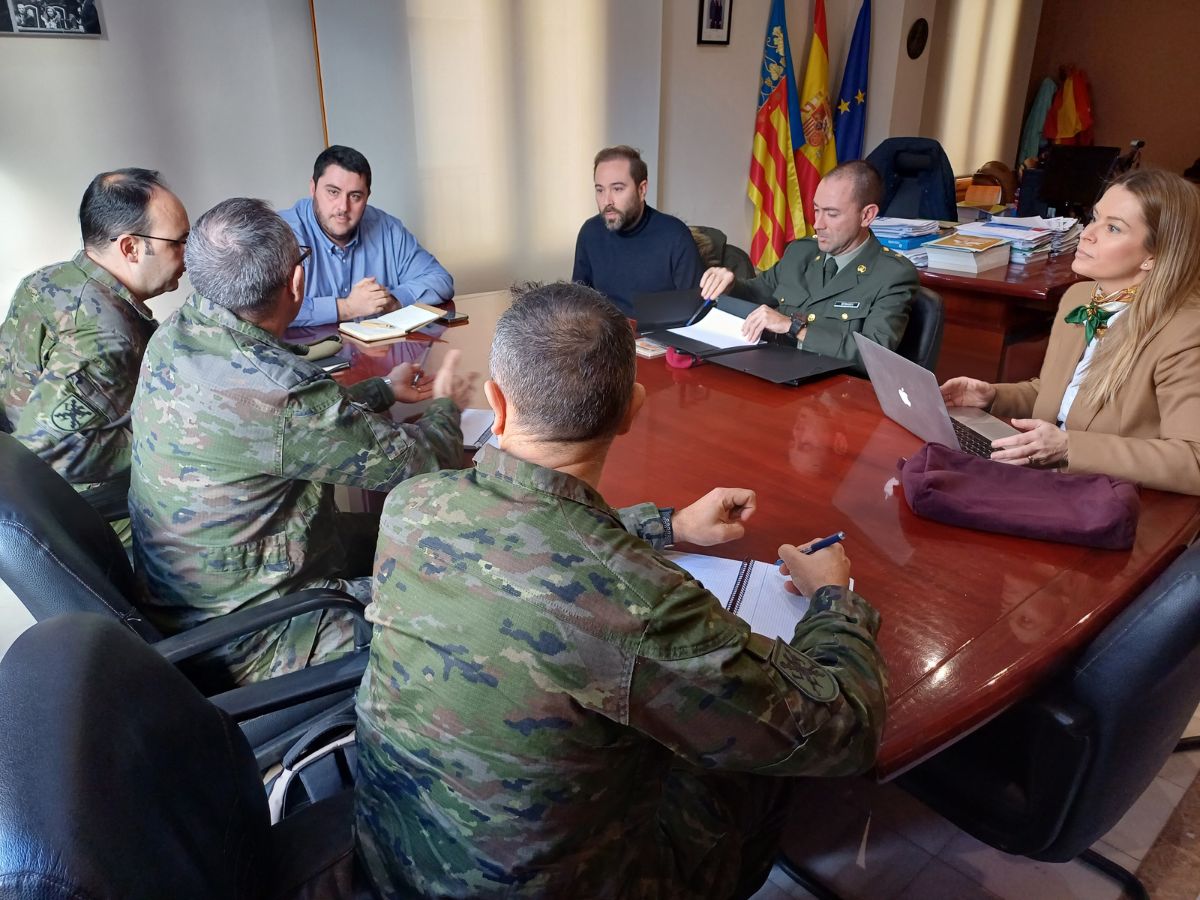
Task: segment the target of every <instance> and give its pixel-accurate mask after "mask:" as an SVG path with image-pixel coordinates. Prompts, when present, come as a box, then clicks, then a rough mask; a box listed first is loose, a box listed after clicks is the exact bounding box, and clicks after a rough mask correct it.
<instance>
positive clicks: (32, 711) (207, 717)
mask: <svg viewBox="0 0 1200 900" xmlns="http://www.w3.org/2000/svg"><path fill="white" fill-rule="evenodd" d="M297 674H302V673H292V674H291V675H285V676H283V678H284V679H287V678H290V677H292V675H297ZM242 690H245V689H239V691H235V692H233V694H231V695H227V696H226V697H224V698H222V697H218V698H214V700H213V701H209V700H206V699H205V698H204V697H202V696H201V695H200V693H199V692H198V691H197V690H196V689H195V687H193V686H192V684H191V683H190V682H188V680H187V679H186V678H185V677H184V676H183V675H182V674H181V673H180V672H179V671H177V670H176V669H175V667H173V666H172V665H170V664H169V663H167V662H166V661H165V660H164V659H162V657H161V656H159V655H158V654H157V653H155V652H154V650H153V649H151V648H150V646H149V645H147V644H146V642H145V641H143V640H141V639H140V638H138V637H137V636H135V635H134V634H132V633H131V632H130V631H129V630H128V629H126V628H124V627H122V626H121V625H120V624H118V622H117V621H116V620H115V619H113V618H112V617H104V616H97V615H89V614H83V613H75V614H68V615H63V616H59V617H57V618H54V619H52V620H49V621H45V622H39V623H38V624H36V625H34V626H33V627H32V628H30V629H29V630H28V631H26V632H25V633H24V634H22V635H21V636H20V637H19V638H18V639H17V640H16V642H15V643H14V644H13V646H12V647H11V648H10V649H9V651H8V653H7V654H6V656H5V657H4V659H3V660H2V661H0V785H3V795H4V800H3V802H2V803H0V838H2V839H0V898H3V900H59V898H62V900H68V898H71V900H74V898H80V897H95V898H101V897H121V898H126V900H141V898H146V900H158V898H164V897H170V898H172V900H191V898H195V900H211V898H215V897H221V898H231V900H251V898H274V900H284V898H297V900H298V898H301V897H307V898H315V897H320V898H326V900H339V898H346V900H352V898H353V900H357V898H367V897H370V896H371V894H370V893H369V889H368V887H367V886H366V882H365V880H364V878H363V876H362V873H361V872H359V871H358V869H357V867H356V866H355V860H354V839H353V832H352V825H353V795H352V792H350V791H342V792H341V793H339V794H337V795H336V796H334V797H332V798H328V799H324V800H321V801H319V802H316V803H313V804H311V805H310V806H308V807H306V808H305V809H303V810H301V811H299V812H297V813H296V814H295V815H294V816H291V817H289V818H286V819H284V820H283V821H282V822H281V823H279V824H278V825H276V826H274V827H272V826H271V824H270V820H269V816H268V812H267V800H266V795H265V794H264V792H263V787H262V781H261V780H260V777H259V771H258V767H257V765H256V763H255V760H254V756H253V754H252V753H251V751H250V747H249V745H248V744H247V742H246V740H245V738H244V737H243V736H242V734H241V733H240V732H239V730H238V728H237V725H236V724H235V722H234V719H233V718H232V717H231V716H230V715H228V714H227V713H225V712H223V711H222V709H221V708H219V705H220V704H221V703H222V700H225V699H228V700H230V703H229V705H230V706H232V707H235V708H241V709H242V711H243V714H245V713H247V712H248V713H249V714H254V713H256V712H257V711H258V710H257V709H256V708H255V707H254V706H253V703H247V702H246V701H245V699H244V698H237V697H234V695H236V694H238V693H240V691H242Z"/></svg>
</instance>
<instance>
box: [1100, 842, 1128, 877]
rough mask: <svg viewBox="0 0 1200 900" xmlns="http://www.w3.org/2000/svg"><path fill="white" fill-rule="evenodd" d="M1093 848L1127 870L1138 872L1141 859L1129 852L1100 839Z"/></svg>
mask: <svg viewBox="0 0 1200 900" xmlns="http://www.w3.org/2000/svg"><path fill="white" fill-rule="evenodd" d="M1092 849H1093V850H1095V851H1096V852H1097V853H1099V854H1100V855H1101V856H1103V857H1104V858H1105V859H1110V860H1112V861H1113V862H1115V863H1116V864H1117V865H1118V866H1121V867H1122V868H1124V869H1125V870H1126V871H1127V872H1137V870H1138V864H1139V862H1140V861H1139V860H1136V859H1134V858H1133V857H1132V856H1130V855H1129V854H1128V853H1123V852H1122V851H1120V850H1118V849H1117V848H1116V847H1114V846H1112V845H1111V844H1109V843H1107V842H1105V841H1103V840H1100V841H1096V843H1094V844H1092Z"/></svg>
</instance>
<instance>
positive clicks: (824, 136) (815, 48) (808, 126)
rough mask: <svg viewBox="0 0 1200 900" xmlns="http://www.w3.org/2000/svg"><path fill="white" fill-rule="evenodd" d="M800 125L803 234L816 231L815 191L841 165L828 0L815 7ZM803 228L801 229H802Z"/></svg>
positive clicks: (798, 156)
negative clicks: (832, 100)
mask: <svg viewBox="0 0 1200 900" xmlns="http://www.w3.org/2000/svg"><path fill="white" fill-rule="evenodd" d="M800 125H801V128H802V130H803V133H804V143H803V144H801V145H800V146H799V147H798V148H797V150H796V177H797V178H798V179H799V181H800V197H801V201H802V203H803V206H804V223H803V234H804V235H805V236H807V235H809V234H812V226H811V223H812V222H813V193H814V192H815V191H816V190H817V184H818V183H820V181H821V178H822V176H824V175H825V173H826V172H828V171H830V170H831V169H832V168H833V167H834V166H836V165H837V148H836V146H835V144H834V140H833V111H832V109H831V108H830V105H829V37H828V31H827V30H826V28H825V0H817V5H816V8H815V9H814V10H813V38H812V46H811V47H809V48H808V68H807V69H805V71H804V87H803V88H801V89H800ZM799 230H800V229H797V231H799Z"/></svg>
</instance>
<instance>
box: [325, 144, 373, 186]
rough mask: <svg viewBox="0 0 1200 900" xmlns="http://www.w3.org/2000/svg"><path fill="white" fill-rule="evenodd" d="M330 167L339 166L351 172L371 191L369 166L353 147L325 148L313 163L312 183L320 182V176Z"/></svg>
mask: <svg viewBox="0 0 1200 900" xmlns="http://www.w3.org/2000/svg"><path fill="white" fill-rule="evenodd" d="M330 166H341V167H342V168H343V169H345V170H346V171H347V172H353V173H354V174H355V175H361V176H362V177H363V178H365V179H366V181H367V190H368V191H369V190H370V189H371V164H370V163H369V162H367V158H366V157H365V156H363V155H362V154H361V153H359V152H358V151H357V150H355V149H354V148H353V147H343V146H342V145H341V144H334V145H333V146H332V147H326V148H325V149H324V150H322V151H321V153H320V155H319V156H317V161H316V162H315V163H313V177H312V180H313V182H314V183H316V182H318V181H320V180H321V176H322V175H324V174H325V170H326V169H328V168H329V167H330Z"/></svg>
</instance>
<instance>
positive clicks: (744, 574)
mask: <svg viewBox="0 0 1200 900" xmlns="http://www.w3.org/2000/svg"><path fill="white" fill-rule="evenodd" d="M665 556H666V557H667V559H669V560H671V562H673V563H675V565H677V566H679V567H680V568H681V569H684V570H685V571H687V572H688V573H689V574H690V575H691V576H692V577H693V578H695V579H696V580H697V581H699V582H700V583H701V584H702V585H704V586H705V587H706V588H708V589H709V591H711V592H712V593H713V594H714V595H715V596H716V598H717V599H718V600H720V601H721V603H722V605H723V606H724V607H725V608H726V609H727V610H729V611H730V612H731V613H733V614H734V615H736V616H740V617H741V618H742V619H744V620H745V621H746V622H747V623H749V625H750V628H751V630H753V631H755V632H757V633H758V634H765V635H766V636H767V637H782V638H783V639H784V640H789V641H790V640H791V639H792V635H793V634H795V632H796V623H797V622H799V621H800V620H801V619H802V618H804V614H805V613H806V612H808V598H807V597H801V596H799V595H798V594H793V593H791V592H789V591H788V590H787V589H786V588H785V585H786V584H787V583H788V581H789V580H790V579H788V577H787V576H786V575H780V574H779V567H778V566H775V565H771V564H770V563H764V562H755V561H754V560H752V559H746V560H738V559H722V558H720V557H717V556H705V555H704V554H701V553H674V552H672V553H667V554H665Z"/></svg>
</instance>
